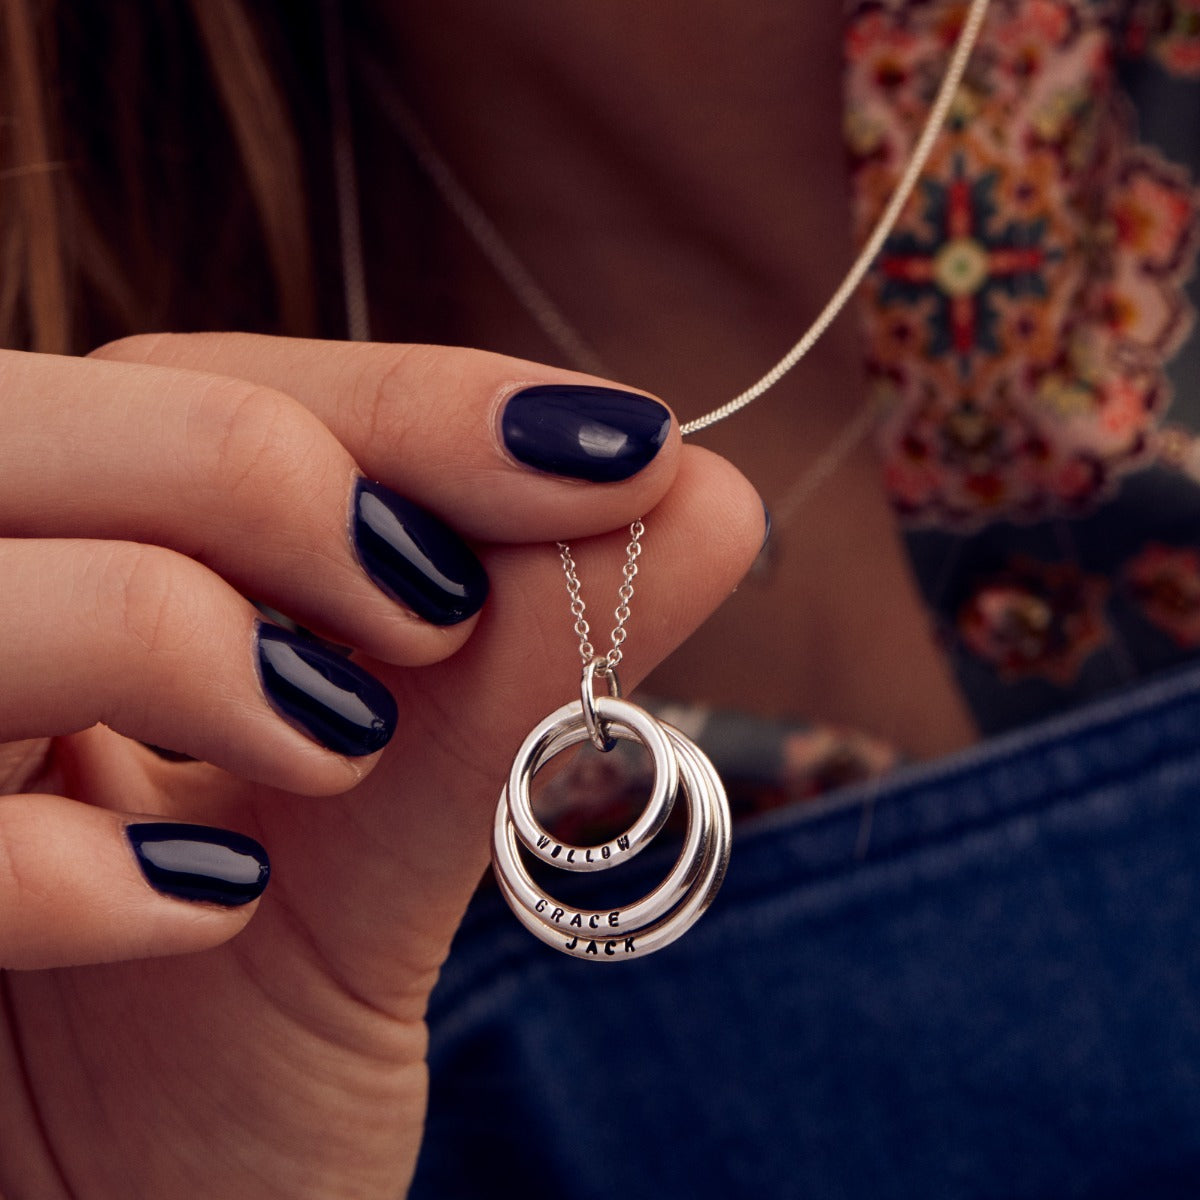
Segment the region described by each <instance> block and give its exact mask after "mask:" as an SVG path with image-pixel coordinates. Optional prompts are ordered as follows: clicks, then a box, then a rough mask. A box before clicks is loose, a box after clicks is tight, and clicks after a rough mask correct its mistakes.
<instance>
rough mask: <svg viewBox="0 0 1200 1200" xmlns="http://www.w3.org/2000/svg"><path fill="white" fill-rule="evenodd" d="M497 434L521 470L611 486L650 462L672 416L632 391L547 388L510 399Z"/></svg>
mask: <svg viewBox="0 0 1200 1200" xmlns="http://www.w3.org/2000/svg"><path fill="white" fill-rule="evenodd" d="M500 429H501V435H502V436H503V438H504V444H505V446H506V447H507V448H508V452H509V453H510V454H511V455H512V456H513V458H515V459H517V461H518V462H523V463H525V464H526V466H530V467H536V468H537V469H538V470H539V471H549V472H551V473H552V474H555V475H568V476H570V477H571V478H573V479H586V480H588V481H589V482H591V483H613V482H615V481H616V480H619V479H628V478H629V477H630V476H631V475H636V474H637V473H638V471H640V470H641V469H642V468H643V467H644V466H646V465H647V464H648V463H649V462H650V461H651V460H652V459H653V458H654V456H655V455H656V454H657V453H658V452H659V450H660V449H661V448H662V444H663V442H665V441H666V440H667V434H668V433H669V432H670V429H671V414H670V413H669V412H668V411H667V409H666V408H665V407H664V406H663V405H662V404H659V402H658V401H657V400H651V399H650V397H649V396H642V395H638V394H637V393H636V392H623V391H620V390H618V389H617V388H606V387H580V386H576V385H573V384H558V383H552V384H542V385H539V386H538V387H529V388H525V389H524V390H522V391H519V392H517V393H516V394H515V395H513V396H511V397H510V398H509V401H508V404H507V405H506V406H505V408H504V415H503V416H502V417H501V421H500Z"/></svg>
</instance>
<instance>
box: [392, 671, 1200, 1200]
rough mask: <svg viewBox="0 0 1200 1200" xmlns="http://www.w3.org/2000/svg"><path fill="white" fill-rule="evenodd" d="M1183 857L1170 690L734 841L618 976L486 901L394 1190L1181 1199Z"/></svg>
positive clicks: (1179, 705) (1186, 848) (1191, 875)
mask: <svg viewBox="0 0 1200 1200" xmlns="http://www.w3.org/2000/svg"><path fill="white" fill-rule="evenodd" d="M643 858H645V856H643ZM1198 864H1200V671H1196V670H1191V671H1189V672H1187V673H1185V674H1182V675H1177V676H1174V677H1172V678H1168V679H1165V680H1162V681H1158V682H1155V683H1152V684H1149V685H1143V686H1142V687H1140V688H1139V689H1137V690H1136V691H1133V692H1130V693H1127V694H1126V695H1124V696H1122V697H1120V698H1118V699H1116V700H1111V701H1108V702H1104V703H1101V704H1098V705H1096V706H1094V707H1092V708H1090V709H1088V710H1086V711H1084V712H1081V713H1077V714H1075V715H1073V716H1071V717H1070V718H1067V719H1059V720H1057V721H1054V722H1051V723H1047V724H1044V725H1042V726H1040V727H1038V728H1037V729H1034V730H1031V731H1027V732H1025V733H1022V734H1019V735H1011V736H1008V737H1005V738H1002V739H998V740H996V741H993V742H990V743H987V744H985V745H984V746H982V747H980V748H978V749H975V750H972V751H970V752H968V753H966V754H963V755H959V756H956V757H954V758H952V759H948V760H945V761H943V762H941V763H938V764H936V765H934V766H932V767H929V768H923V769H917V770H912V771H908V772H906V773H903V774H901V775H898V776H894V777H892V778H891V779H889V780H888V781H887V783H886V784H885V785H883V786H876V788H875V789H874V790H871V789H867V790H856V791H853V792H847V793H843V794H841V795H839V796H836V797H834V798H832V799H831V800H830V801H829V802H827V803H824V804H822V805H821V806H820V807H809V808H807V809H804V810H799V811H796V810H793V811H788V812H786V813H781V814H777V815H775V816H773V817H769V818H765V819H759V820H758V821H757V822H756V823H755V824H753V825H744V826H741V827H739V828H738V829H737V830H736V832H735V841H734V851H733V861H732V864H731V867H730V872H729V876H728V879H727V881H726V884H725V887H724V889H723V891H722V893H721V895H720V896H719V897H718V900H717V902H716V904H715V905H714V907H713V909H712V910H711V912H710V913H709V914H708V915H706V916H705V917H704V918H703V919H702V920H701V921H700V923H699V924H698V925H697V926H696V927H695V929H693V930H692V931H691V932H690V933H689V934H687V935H686V936H685V937H684V938H683V940H682V941H680V942H678V943H676V944H675V945H674V946H671V947H669V948H668V949H666V950H664V951H662V952H661V953H659V954H657V955H655V956H654V957H648V958H646V959H644V960H642V961H635V962H622V963H617V964H612V965H608V964H606V965H603V966H601V965H593V964H591V963H584V962H579V961H576V960H574V959H570V958H567V957H565V956H562V955H558V954H555V953H554V952H553V951H552V950H549V949H548V948H546V947H544V946H542V945H541V943H539V942H537V941H535V940H534V939H533V938H531V937H529V935H527V934H526V933H525V932H524V931H523V930H521V929H520V928H519V927H518V926H517V924H516V922H515V920H514V919H513V918H512V917H511V916H510V915H509V914H508V913H507V910H505V909H504V907H503V905H502V903H501V902H500V901H499V899H498V898H497V896H496V895H495V894H494V893H487V892H485V893H483V894H481V896H480V897H479V898H478V900H477V903H476V904H475V906H474V908H473V909H472V911H471V913H470V914H469V916H468V919H467V921H466V923H465V925H464V926H463V929H462V931H461V935H460V937H459V939H458V942H457V943H456V945H455V948H454V951H453V953H452V956H451V958H450V961H449V962H448V963H447V966H446V969H445V972H444V975H443V978H442V981H441V983H440V985H439V987H438V989H437V991H436V993H435V995H434V999H433V1003H432V1006H431V1011H430V1026H431V1037H432V1044H431V1050H430V1064H431V1075H432V1081H431V1089H432V1090H431V1100H430V1111H429V1122H428V1130H427V1134H426V1139H425V1144H424V1149H423V1152H422V1157H421V1161H420V1164H419V1167H418V1173H417V1179H416V1182H415V1184H414V1186H413V1190H412V1193H411V1194H412V1196H414V1197H417V1198H418V1200H427V1198H428V1200H432V1198H434V1197H436V1198H437V1200H455V1198H458V1197H462V1198H468V1197H469V1198H472V1200H476V1198H483V1197H494V1196H495V1197H508V1196H512V1197H520V1198H522V1200H540V1198H542V1197H545V1198H546V1200H551V1198H553V1200H575V1198H579V1200H583V1198H585V1197H586V1198H601V1197H604V1198H609V1197H617V1198H619V1200H640V1198H642V1197H646V1198H650V1197H653V1198H655V1200H662V1198H664V1197H667V1198H671V1197H700V1198H708V1197H722V1198H728V1197H743V1196H744V1197H765V1198H769V1200H776V1198H789V1197H804V1198H805V1200H834V1198H839V1197H845V1198H851V1197H852V1198H854V1200H858V1198H860V1197H862V1198H865V1197H870V1198H871V1200H890V1198H900V1197H905V1198H915V1197H921V1198H922V1200H931V1198H941V1197H947V1198H950V1197H963V1198H967V1197H969V1198H971V1200H983V1198H989V1200H990V1198H993V1197H994V1198H1003V1200H1020V1198H1035V1197H1036V1198H1037V1200H1068V1198H1072V1197H1088V1198H1089V1200H1100V1198H1110V1197H1111V1198H1114V1200H1115V1198H1117V1197H1122V1198H1123V1197H1153V1198H1155V1200H1172V1198H1175V1197H1189V1198H1194V1197H1197V1196H1200V948H1198V947H1197V938H1198V936H1200V865H1198ZM665 866H666V864H664V862H663V861H662V860H661V859H660V860H659V861H658V862H653V861H647V862H645V863H643V862H642V860H641V859H639V860H637V862H636V863H634V864H631V866H630V867H629V868H628V869H629V870H631V871H635V872H637V871H640V872H642V875H643V880H642V883H643V884H644V887H643V889H642V890H645V887H648V886H650V885H651V884H652V883H653V882H654V881H655V876H656V874H658V875H661V874H662V873H663V872H664V870H665ZM593 886H594V883H593ZM560 890H562V891H563V893H564V895H566V894H567V889H565V888H562V889H560Z"/></svg>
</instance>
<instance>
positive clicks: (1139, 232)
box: [846, 0, 1200, 730]
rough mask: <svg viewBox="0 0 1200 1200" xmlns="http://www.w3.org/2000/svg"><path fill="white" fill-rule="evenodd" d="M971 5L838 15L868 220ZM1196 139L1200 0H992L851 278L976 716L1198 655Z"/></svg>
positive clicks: (915, 543)
mask: <svg viewBox="0 0 1200 1200" xmlns="http://www.w3.org/2000/svg"><path fill="white" fill-rule="evenodd" d="M964 12H965V5H964V4H963V3H961V2H955V3H947V2H929V0H925V2H922V0H910V2H896V3H871V2H868V3H860V4H856V5H855V6H854V7H853V8H852V10H851V12H850V16H849V24H848V31H847V40H846V46H847V98H848V117H847V140H848V145H849V149H850V154H851V163H852V178H853V185H854V201H855V205H856V209H855V216H856V222H857V226H858V229H859V232H860V233H865V231H866V230H867V229H868V228H869V226H870V224H871V223H872V222H873V221H874V219H875V217H876V216H877V214H878V212H879V211H880V210H881V208H882V206H883V204H884V203H885V202H886V200H887V197H888V196H889V195H890V194H891V191H892V189H893V188H894V186H895V183H896V179H897V177H898V174H899V171H900V170H901V169H902V167H903V164H904V162H905V161H906V159H907V157H908V155H909V153H910V150H911V147H912V144H913V142H914V140H915V138H916V136H917V135H918V133H919V131H920V128H921V126H922V123H923V121H924V118H925V114H926V113H927V112H928V108H929V104H930V102H931V99H932V97H933V94H934V93H935V91H936V89H937V86H938V83H939V81H940V78H941V74H942V71H943V70H944V64H945V61H946V55H947V53H948V50H949V47H950V46H952V45H953V43H954V40H955V38H956V37H957V34H958V30H959V28H960V26H961V22H962V19H963V15H964ZM1198 158H1200V0H1190V2H1189V0H1176V2H1174V3H1167V2H1165V0H1161V2H1154V3H1150V2H1140V3H1104V2H1099V0H995V3H994V4H993V6H992V11H991V13H990V15H989V17H988V20H987V23H986V25H985V27H984V31H983V34H982V37H981V42H980V45H979V47H978V49H977V50H976V53H975V55H974V57H973V60H972V63H971V66H970V68H969V70H968V73H967V77H966V79H965V81H964V83H963V85H962V87H961V88H960V89H959V93H958V95H957V97H956V100H955V103H954V107H953V110H952V114H951V118H950V122H949V128H948V130H947V132H946V133H945V134H944V135H943V136H942V138H941V139H940V141H939V143H938V146H937V149H936V150H935V152H934V156H933V159H932V160H931V163H930V165H929V167H928V168H927V170H926V172H925V175H924V178H923V180H922V183H921V185H920V186H919V188H918V191H917V193H916V194H915V195H914V197H913V199H912V201H911V202H910V204H909V205H908V207H907V209H906V211H905V213H904V215H903V217H902V219H901V221H900V224H899V226H898V228H897V230H896V232H895V233H894V234H893V236H892V237H891V239H890V240H889V242H888V244H887V246H886V248H885V250H884V252H883V254H882V255H881V256H880V259H879V261H878V263H877V264H876V267H875V269H874V271H873V272H872V275H871V277H870V280H869V283H868V285H867V286H866V288H865V289H864V292H863V296H862V314H863V325H864V334H865V342H866V350H867V369H868V374H869V379H870V384H871V387H872V388H873V390H874V393H875V398H876V400H877V402H878V406H879V411H880V412H881V414H882V417H881V425H880V438H879V448H880V453H881V456H882V463H883V470H884V473H885V479H886V483H887V487H888V491H889V494H890V496H891V499H892V502H893V504H894V507H895V509H896V512H897V514H898V516H899V518H900V520H901V521H902V522H903V524H904V526H905V529H906V531H907V534H908V540H909V546H910V549H911V550H912V553H913V558H914V563H915V565H916V566H917V570H918V574H919V577H920V578H921V581H922V585H923V586H924V588H925V591H926V597H927V599H928V601H929V603H930V606H931V608H932V610H933V612H934V615H935V617H936V618H937V620H938V621H939V623H940V626H941V628H942V630H943V633H944V639H945V642H946V644H947V646H948V647H949V648H950V650H951V652H952V653H953V654H954V656H955V662H956V665H957V668H958V673H959V677H960V679H961V681H962V683H963V685H964V687H965V689H966V692H967V696H968V698H969V700H970V701H971V703H972V706H973V708H974V710H975V713H976V716H977V718H978V720H979V721H980V723H981V725H982V726H983V728H984V729H985V730H996V729H1002V728H1005V727H1008V726H1011V725H1013V724H1016V723H1020V722H1023V721H1027V720H1030V719H1033V718H1035V717H1037V716H1040V715H1042V714H1044V713H1046V712H1049V711H1053V710H1055V709H1058V708H1062V707H1065V706H1067V705H1069V704H1072V703H1077V702H1079V701H1080V700H1082V699H1085V698H1087V697H1089V696H1091V695H1095V694H1098V693H1100V692H1102V691H1105V690H1107V689H1109V688H1111V687H1115V686H1117V685H1119V684H1120V683H1123V682H1127V681H1129V680H1131V679H1133V678H1136V677H1138V676H1141V675H1143V674H1145V673H1147V672H1148V671H1151V670H1155V669H1158V668H1160V667H1162V666H1164V665H1167V664H1168V663H1169V662H1170V661H1172V660H1175V659H1178V658H1182V657H1186V656H1188V655H1190V654H1194V653H1196V652H1197V651H1200V570H1198V567H1200V561H1198V555H1197V548H1198V547H1200V488H1198V485H1197V479H1200V450H1198V449H1197V443H1196V440H1195V432H1196V429H1197V426H1198V422H1197V415H1198V413H1200V404H1198V400H1200V396H1198V395H1197V393H1198V392H1200V387H1198V386H1197V385H1198V384H1200V372H1198V371H1197V354H1196V351H1195V347H1194V345H1193V343H1194V341H1195V337H1194V330H1195V296H1194V291H1195V288H1194V283H1195V273H1196V271H1195V268H1196V256H1197V248H1198V245H1200V223H1198V220H1197V211H1198V193H1197V189H1196V184H1195V180H1194V175H1193V164H1194V163H1195V161H1196V160H1197V159H1198ZM1188 351H1190V352H1188Z"/></svg>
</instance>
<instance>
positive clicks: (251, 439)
mask: <svg viewBox="0 0 1200 1200" xmlns="http://www.w3.org/2000/svg"><path fill="white" fill-rule="evenodd" d="M47 447H52V448H53V451H52V452H47ZM0 534H2V535H7V536H23V537H68V536H70V537H92V538H105V539H114V540H126V541H137V542H143V543H149V544H156V545H161V546H168V547H170V548H172V549H175V550H178V551H180V552H181V553H183V554H186V555H188V556H189V557H191V558H195V559H197V560H198V561H200V562H203V563H205V564H207V565H209V566H211V567H212V568H213V569H214V570H216V571H217V572H218V573H219V574H220V575H222V577H224V578H225V579H227V580H229V581H230V582H231V583H233V584H234V585H235V586H236V587H237V588H238V589H239V590H241V591H242V592H243V593H245V594H247V595H249V596H251V597H253V598H254V599H256V600H259V601H263V602H265V603H267V604H269V605H271V606H272V607H274V608H276V609H278V610H280V611H283V612H286V613H287V614H288V615H290V616H292V617H294V618H295V619H297V620H298V621H300V623H301V624H303V625H306V626H307V627H309V628H312V629H315V630H317V631H318V632H323V633H327V634H328V635H329V636H331V637H333V638H334V639H335V640H340V641H343V642H347V643H349V644H352V645H355V646H358V647H360V648H362V649H364V650H366V651H367V652H369V653H371V654H372V655H374V656H376V657H380V658H383V659H385V660H390V661H394V662H403V663H422V662H430V661H436V660H437V659H439V658H441V657H444V656H445V655H446V654H449V653H452V652H453V650H454V649H455V648H456V647H457V646H458V645H460V644H461V642H462V641H463V640H464V639H465V638H466V636H467V635H468V633H469V630H470V618H472V617H473V616H474V614H475V613H476V612H477V611H478V609H479V608H480V607H481V605H482V604H483V602H484V599H485V598H486V595H487V578H486V575H485V574H484V572H483V568H482V567H481V565H480V564H479V562H478V559H477V558H476V556H475V554H474V553H473V551H472V550H471V549H470V548H469V547H468V546H467V544H466V543H465V542H464V541H463V540H462V538H461V537H459V536H458V535H457V534H456V533H454V532H453V531H452V530H451V529H449V528H448V527H447V526H446V525H445V524H444V523H443V522H441V521H439V520H437V519H436V518H435V517H433V516H432V515H431V514H430V513H428V512H427V511H425V510H423V509H422V508H421V506H419V505H415V504H413V503H411V502H410V501H408V500H407V499H406V498H404V497H402V496H399V495H395V494H393V493H391V492H389V491H388V490H387V489H385V488H380V487H378V486H374V485H372V484H370V483H369V482H367V481H365V480H364V479H363V478H362V477H361V475H360V473H359V471H358V468H357V466H356V464H355V462H354V460H353V458H352V457H351V456H350V455H349V454H348V453H347V451H346V450H345V448H344V447H343V446H342V445H341V444H340V443H339V442H338V440H337V439H336V438H335V437H334V436H333V435H332V434H331V433H330V432H329V430H328V429H326V428H325V426H324V425H322V423H321V422H320V421H319V420H317V419H316V418H315V417H313V415H312V414H311V413H309V412H308V411H307V410H306V409H304V408H303V406H301V405H300V404H298V403H297V402H296V401H294V400H292V399H290V398H289V397H287V396H285V395H282V394H281V393H277V392H273V391H270V390H268V389H264V388H261V387H257V386H255V385H253V384H247V383H243V382H240V381H237V380H230V379H222V378H214V377H210V376H202V375H197V374H195V373H186V372H179V371H163V370H154V369H148V368H146V367H140V366H139V367H131V366H125V365H116V364H111V363H101V362H92V361H88V360H76V359H66V358H51V357H49V356H42V355H21V354H13V353H8V354H3V355H0Z"/></svg>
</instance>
